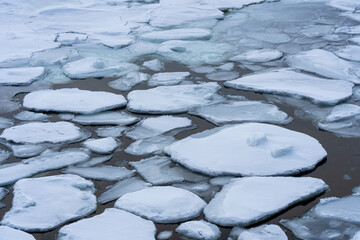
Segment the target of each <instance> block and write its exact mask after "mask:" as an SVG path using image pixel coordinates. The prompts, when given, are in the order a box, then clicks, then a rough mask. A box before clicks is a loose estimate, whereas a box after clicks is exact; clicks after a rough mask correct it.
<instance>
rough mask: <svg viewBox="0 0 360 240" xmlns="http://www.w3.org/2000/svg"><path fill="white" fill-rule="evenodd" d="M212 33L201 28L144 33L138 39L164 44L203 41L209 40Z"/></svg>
mask: <svg viewBox="0 0 360 240" xmlns="http://www.w3.org/2000/svg"><path fill="white" fill-rule="evenodd" d="M211 36H212V33H211V31H210V30H208V29H203V28H179V29H170V30H163V31H152V32H146V33H144V34H141V35H140V38H142V39H144V40H147V41H152V42H164V41H169V40H205V39H209V38H210V37H211Z"/></svg>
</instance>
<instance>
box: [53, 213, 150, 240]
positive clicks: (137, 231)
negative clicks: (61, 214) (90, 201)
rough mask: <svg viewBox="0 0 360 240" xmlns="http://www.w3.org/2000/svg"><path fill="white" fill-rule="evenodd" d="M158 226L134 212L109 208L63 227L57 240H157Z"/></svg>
mask: <svg viewBox="0 0 360 240" xmlns="http://www.w3.org/2000/svg"><path fill="white" fill-rule="evenodd" d="M155 233H156V227H155V225H154V223H152V222H151V221H148V220H145V219H143V218H141V217H138V216H136V215H134V214H131V213H128V212H125V211H122V210H119V209H115V208H107V209H105V211H104V212H103V213H102V214H100V215H95V216H93V217H91V218H87V219H82V220H80V221H77V222H74V223H71V224H69V225H66V226H64V227H62V228H61V229H60V230H59V233H58V236H57V240H70V239H76V240H99V239H106V240H118V239H129V240H130V239H134V240H135V239H139V240H140V239H141V240H155Z"/></svg>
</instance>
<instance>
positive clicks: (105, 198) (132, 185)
mask: <svg viewBox="0 0 360 240" xmlns="http://www.w3.org/2000/svg"><path fill="white" fill-rule="evenodd" d="M148 187H151V184H150V183H147V182H144V181H143V180H141V179H139V178H136V177H131V178H128V179H124V180H121V181H119V182H117V183H115V184H114V185H112V186H110V187H109V188H108V189H106V191H105V192H104V193H102V194H101V195H100V197H99V199H98V202H99V203H100V204H105V203H108V202H111V201H113V200H115V199H118V198H119V197H121V196H123V195H125V194H127V193H131V192H136V191H139V190H141V189H144V188H148Z"/></svg>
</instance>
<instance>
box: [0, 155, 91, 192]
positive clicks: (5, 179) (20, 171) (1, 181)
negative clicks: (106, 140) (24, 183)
mask: <svg viewBox="0 0 360 240" xmlns="http://www.w3.org/2000/svg"><path fill="white" fill-rule="evenodd" d="M87 160H89V155H88V153H87V152H86V151H84V150H82V149H67V150H63V151H62V152H50V153H46V154H43V155H41V156H38V157H34V158H29V159H25V160H23V161H21V162H18V163H9V164H4V165H2V166H1V168H0V186H5V185H9V184H12V183H14V182H16V181H17V180H19V179H21V178H25V177H31V176H33V175H35V174H38V173H41V172H46V171H50V170H54V169H59V168H63V167H66V166H69V165H72V164H77V163H82V162H85V161H87Z"/></svg>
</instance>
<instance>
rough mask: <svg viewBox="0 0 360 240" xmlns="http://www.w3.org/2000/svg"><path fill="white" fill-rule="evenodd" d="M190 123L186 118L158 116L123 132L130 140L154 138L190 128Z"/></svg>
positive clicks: (142, 121)
mask: <svg viewBox="0 0 360 240" xmlns="http://www.w3.org/2000/svg"><path fill="white" fill-rule="evenodd" d="M191 126H192V122H191V120H190V119H188V118H186V117H173V116H160V117H151V118H145V119H143V120H141V121H140V122H139V123H138V124H136V125H135V126H134V127H132V128H131V129H129V130H128V131H126V132H125V135H126V136H127V137H128V138H131V139H132V140H138V139H142V138H149V137H155V136H158V135H161V134H164V133H169V132H171V133H174V134H175V133H178V132H180V131H181V130H184V129H187V128H190V127H191Z"/></svg>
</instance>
